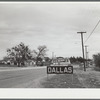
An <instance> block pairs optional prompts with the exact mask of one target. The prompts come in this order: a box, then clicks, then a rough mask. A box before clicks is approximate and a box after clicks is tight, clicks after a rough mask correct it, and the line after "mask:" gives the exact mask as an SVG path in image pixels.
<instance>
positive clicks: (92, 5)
mask: <svg viewBox="0 0 100 100" xmlns="http://www.w3.org/2000/svg"><path fill="white" fill-rule="evenodd" d="M0 88H65V89H68V88H72V89H74V88H78V89H79V88H81V89H83V88H98V89H99V88H100V2H0Z"/></svg>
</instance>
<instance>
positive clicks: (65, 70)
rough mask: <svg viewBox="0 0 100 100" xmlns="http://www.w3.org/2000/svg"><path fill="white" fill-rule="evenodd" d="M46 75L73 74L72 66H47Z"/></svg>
mask: <svg viewBox="0 0 100 100" xmlns="http://www.w3.org/2000/svg"><path fill="white" fill-rule="evenodd" d="M47 74H73V66H47Z"/></svg>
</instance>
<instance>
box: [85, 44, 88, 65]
mask: <svg viewBox="0 0 100 100" xmlns="http://www.w3.org/2000/svg"><path fill="white" fill-rule="evenodd" d="M87 47H88V46H87V45H85V55H86V66H88V64H87V59H88V52H87Z"/></svg>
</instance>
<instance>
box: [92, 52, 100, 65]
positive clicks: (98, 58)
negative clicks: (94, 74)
mask: <svg viewBox="0 0 100 100" xmlns="http://www.w3.org/2000/svg"><path fill="white" fill-rule="evenodd" d="M93 59H94V63H95V66H96V67H100V53H98V54H96V55H93Z"/></svg>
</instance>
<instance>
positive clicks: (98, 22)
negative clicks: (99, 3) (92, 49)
mask: <svg viewBox="0 0 100 100" xmlns="http://www.w3.org/2000/svg"><path fill="white" fill-rule="evenodd" d="M99 23H100V20H99V21H98V23H97V24H96V26H95V27H94V29H93V30H92V32H91V33H90V35H89V36H88V38H87V39H86V41H85V42H84V43H86V42H87V40H88V39H89V38H90V36H91V35H92V33H93V32H94V30H95V29H96V28H97V26H98V24H99Z"/></svg>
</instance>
